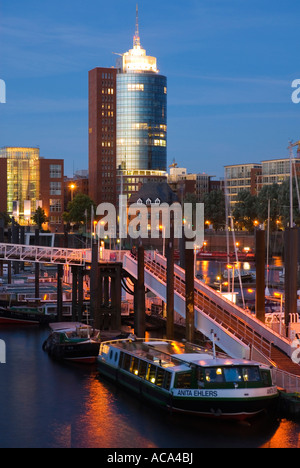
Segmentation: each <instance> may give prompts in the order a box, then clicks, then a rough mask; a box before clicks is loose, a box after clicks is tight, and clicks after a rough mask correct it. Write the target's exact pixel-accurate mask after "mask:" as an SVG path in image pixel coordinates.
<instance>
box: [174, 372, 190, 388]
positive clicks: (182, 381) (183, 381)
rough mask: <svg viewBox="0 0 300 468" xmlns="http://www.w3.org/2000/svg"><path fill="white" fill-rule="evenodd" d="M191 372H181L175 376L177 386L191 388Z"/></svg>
mask: <svg viewBox="0 0 300 468" xmlns="http://www.w3.org/2000/svg"><path fill="white" fill-rule="evenodd" d="M191 378H192V374H191V372H181V373H180V374H178V376H177V383H176V387H177V388H191Z"/></svg>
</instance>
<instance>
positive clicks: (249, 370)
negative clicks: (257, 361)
mask: <svg viewBox="0 0 300 468" xmlns="http://www.w3.org/2000/svg"><path fill="white" fill-rule="evenodd" d="M242 373H243V379H244V382H258V381H259V380H260V375H259V370H258V367H243V369H242Z"/></svg>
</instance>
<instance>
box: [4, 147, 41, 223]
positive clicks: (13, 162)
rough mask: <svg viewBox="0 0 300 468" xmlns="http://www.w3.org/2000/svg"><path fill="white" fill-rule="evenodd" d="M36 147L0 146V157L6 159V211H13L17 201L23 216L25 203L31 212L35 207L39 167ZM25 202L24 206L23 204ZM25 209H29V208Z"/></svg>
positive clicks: (37, 198) (38, 190)
mask: <svg viewBox="0 0 300 468" xmlns="http://www.w3.org/2000/svg"><path fill="white" fill-rule="evenodd" d="M39 155H40V151H39V149H38V148H8V147H6V148H1V149H0V158H5V159H7V212H8V213H10V214H13V213H14V206H13V205H14V203H15V202H17V203H18V206H19V208H18V210H19V213H20V215H21V216H25V214H26V213H25V211H26V203H25V202H27V204H28V202H30V205H31V207H30V208H31V212H34V211H35V209H36V201H37V200H39V198H40V169H39ZM24 203H25V206H24ZM27 210H29V211H30V209H29V208H27Z"/></svg>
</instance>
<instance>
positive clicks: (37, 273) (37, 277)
mask: <svg viewBox="0 0 300 468" xmlns="http://www.w3.org/2000/svg"><path fill="white" fill-rule="evenodd" d="M39 243H40V231H39V230H38V229H36V230H35V233H34V245H35V246H38V245H39ZM34 272H35V275H34V276H35V283H34V284H35V297H36V299H38V298H39V297H40V264H39V263H38V262H36V263H35V264H34Z"/></svg>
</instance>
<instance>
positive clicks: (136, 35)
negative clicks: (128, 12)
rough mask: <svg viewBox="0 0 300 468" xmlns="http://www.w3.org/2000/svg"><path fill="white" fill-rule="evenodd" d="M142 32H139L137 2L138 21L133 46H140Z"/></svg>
mask: <svg viewBox="0 0 300 468" xmlns="http://www.w3.org/2000/svg"><path fill="white" fill-rule="evenodd" d="M140 45H141V40H140V32H139V6H138V4H136V21H135V34H134V38H133V47H140Z"/></svg>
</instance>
